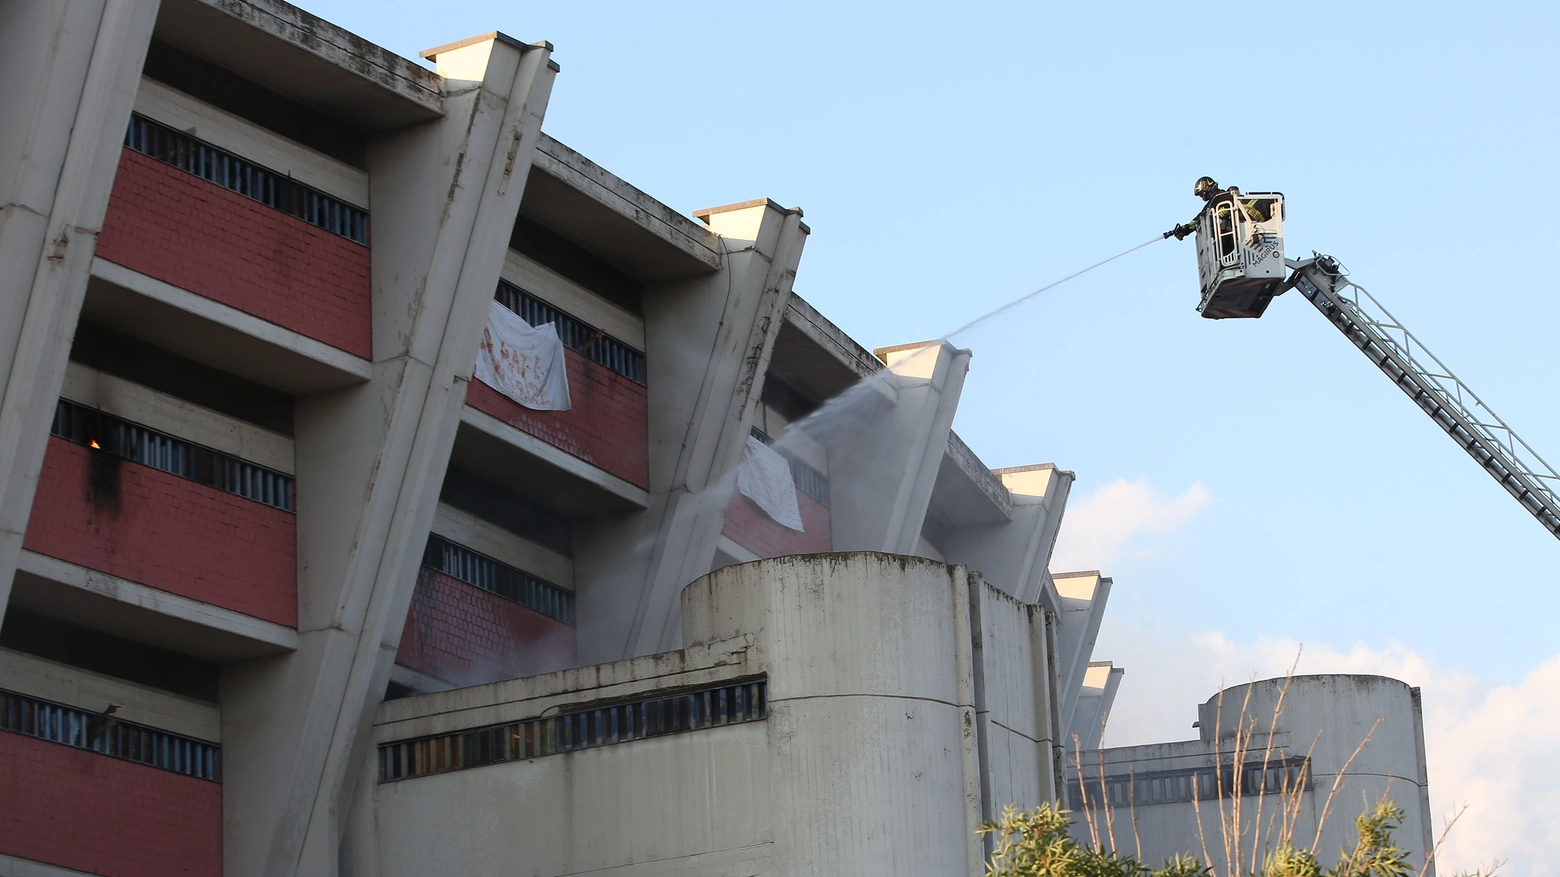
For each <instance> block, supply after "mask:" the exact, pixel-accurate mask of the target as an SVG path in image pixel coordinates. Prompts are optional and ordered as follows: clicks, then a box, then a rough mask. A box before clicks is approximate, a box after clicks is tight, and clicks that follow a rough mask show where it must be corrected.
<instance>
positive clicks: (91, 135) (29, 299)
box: [0, 0, 157, 620]
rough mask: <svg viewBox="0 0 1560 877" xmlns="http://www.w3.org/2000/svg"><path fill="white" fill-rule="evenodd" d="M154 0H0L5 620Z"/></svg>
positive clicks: (0, 576)
mask: <svg viewBox="0 0 1560 877" xmlns="http://www.w3.org/2000/svg"><path fill="white" fill-rule="evenodd" d="M156 18H157V0H60V2H54V3H6V4H4V5H3V6H0V82H4V83H5V88H4V89H0V119H3V120H4V123H3V124H0V186H3V187H4V189H3V190H0V620H3V619H4V615H5V606H6V603H7V602H9V600H10V596H11V581H12V579H13V578H14V577H15V574H16V562H17V557H18V556H19V554H20V552H21V548H22V534H23V532H25V530H26V529H27V517H28V515H29V514H30V513H31V511H32V500H33V491H34V490H35V489H36V488H37V486H38V472H39V469H40V468H41V467H42V465H43V453H44V449H45V448H46V447H47V446H48V437H49V424H50V422H51V421H52V420H53V417H54V404H55V400H56V399H58V398H59V394H60V387H61V385H62V384H63V383H64V380H65V363H66V361H67V359H68V357H69V354H70V344H71V339H72V338H73V337H74V336H75V332H76V318H77V317H78V316H79V315H80V313H81V302H82V299H83V298H84V297H85V296H86V291H87V278H88V274H89V272H90V270H91V265H92V253H93V251H94V250H95V249H96V247H97V235H98V232H99V231H100V230H101V229H102V227H103V214H104V213H105V212H106V211H107V210H108V195H109V191H110V190H111V189H112V188H113V184H114V173H115V171H116V170H117V169H118V167H119V150H120V146H121V144H122V143H123V142H124V139H125V128H126V126H127V125H128V124H129V122H130V108H131V106H132V105H133V104H134V102H135V88H136V83H138V82H139V81H140V74H141V65H142V63H143V62H144V61H145V59H146V48H147V45H148V44H149V43H150V42H151V36H152V25H153V24H154V23H155V21H156Z"/></svg>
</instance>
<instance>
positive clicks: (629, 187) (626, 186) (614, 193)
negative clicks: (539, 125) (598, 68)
mask: <svg viewBox="0 0 1560 877" xmlns="http://www.w3.org/2000/svg"><path fill="white" fill-rule="evenodd" d="M536 149H537V160H535V161H534V162H533V164H534V166H536V167H538V168H540V169H541V170H543V171H545V172H547V173H549V174H551V175H552V176H554V177H557V178H558V179H559V180H562V181H563V182H564V183H565V184H567V185H570V186H572V187H573V188H575V189H577V190H579V191H581V192H583V193H584V194H586V195H587V196H589V197H591V198H593V199H595V200H596V201H598V202H600V203H601V204H604V205H606V206H607V207H608V208H609V209H612V210H613V211H614V212H616V213H618V214H619V215H621V216H623V217H625V218H627V219H630V220H632V221H633V222H635V223H636V224H637V225H639V226H640V227H641V228H644V229H645V230H647V231H649V232H650V233H652V234H654V235H656V236H657V237H659V238H661V239H662V240H664V241H666V242H667V243H669V244H671V245H672V246H675V247H677V248H678V249H680V250H682V251H683V252H685V253H687V254H688V255H690V256H692V257H693V258H695V259H698V260H699V261H700V262H703V263H704V264H705V265H707V266H709V268H710V269H711V270H719V269H720V267H721V255H720V244H719V236H718V235H716V234H715V233H714V232H712V231H710V230H709V229H707V228H705V227H704V226H702V225H700V224H698V223H697V222H694V221H693V220H691V219H689V218H688V217H686V216H684V215H682V214H681V213H679V212H677V211H676V210H673V209H672V208H671V207H668V206H667V205H666V204H663V203H662V202H661V201H659V200H657V199H656V198H655V197H654V196H652V195H650V194H649V193H647V192H645V191H644V190H642V189H640V188H639V187H637V186H635V185H634V184H632V183H630V182H628V181H627V180H625V179H623V178H622V177H620V176H618V175H616V174H614V173H612V172H611V171H609V170H607V169H606V168H604V167H602V166H601V165H599V164H597V163H596V162H594V161H592V160H591V159H590V158H589V157H587V156H586V155H584V154H583V153H581V152H579V151H578V150H576V149H574V148H573V147H571V146H569V145H568V144H566V143H563V142H561V141H559V140H557V139H556V138H554V137H552V136H550V135H548V134H547V132H545V131H543V132H542V136H541V140H540V141H539V142H538V144H537V147H536Z"/></svg>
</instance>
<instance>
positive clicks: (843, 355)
mask: <svg viewBox="0 0 1560 877" xmlns="http://www.w3.org/2000/svg"><path fill="white" fill-rule="evenodd" d="M785 316H786V319H787V320H788V321H789V322H790V323H791V325H793V326H795V327H796V328H797V329H798V330H800V331H801V332H802V334H804V335H806V336H807V337H808V338H810V339H812V341H813V343H815V344H817V345H818V346H819V347H822V348H823V349H824V350H826V351H828V352H830V353H832V354H833V355H834V358H835V359H836V360H837V361H839V362H840V363H841V364H843V365H844V366H845V367H847V368H849V369H850V370H851V371H853V372H855V373H856V376H857V377H863V378H864V377H866V376H867V375H870V374H874V373H876V372H879V371H882V370H883V369H884V368H885V366H884V365H883V363H882V362H881V361H880V360H878V358H877V357H875V356H873V355H872V354H871V353H870V352H869V351H868V350H867V349H866V348H865V347H862V346H861V345H860V344H857V343H856V339H854V338H852V337H850V336H849V335H847V334H845V330H843V329H841V328H840V327H839V326H836V325H834V323H833V322H832V321H831V320H830V319H829V318H828V317H825V316H824V315H823V314H821V313H819V312H818V309H817V308H815V307H813V306H812V304H811V303H809V302H808V301H807V299H805V298H802V297H801V296H800V295H798V294H797V293H796V292H795V291H794V290H793V291H792V292H791V298H790V300H789V302H788V303H787V304H786V308H785Z"/></svg>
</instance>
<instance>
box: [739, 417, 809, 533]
mask: <svg viewBox="0 0 1560 877" xmlns="http://www.w3.org/2000/svg"><path fill="white" fill-rule="evenodd" d="M737 490H738V491H739V492H740V493H741V494H742V495H743V496H745V497H747V498H748V499H751V500H752V501H753V503H754V504H755V505H757V506H758V507H759V508H761V509H763V510H764V514H766V515H768V516H770V517H771V518H774V519H775V522H776V523H778V524H780V525H782V526H786V527H790V528H791V529H792V530H801V529H802V510H801V508H800V507H799V506H798V505H797V503H796V482H795V481H793V480H791V464H790V463H789V462H788V461H787V460H786V459H785V457H783V456H781V455H780V453H779V452H778V451H776V450H775V449H774V448H771V447H770V446H768V445H766V444H764V443H763V442H761V441H759V440H758V439H756V438H754V437H753V436H748V440H747V450H746V451H744V452H743V453H742V465H741V466H740V467H738V469H737Z"/></svg>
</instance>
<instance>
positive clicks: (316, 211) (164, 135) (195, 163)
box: [125, 114, 368, 246]
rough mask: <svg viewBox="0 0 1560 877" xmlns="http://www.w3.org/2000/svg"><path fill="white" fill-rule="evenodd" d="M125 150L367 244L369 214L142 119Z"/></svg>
mask: <svg viewBox="0 0 1560 877" xmlns="http://www.w3.org/2000/svg"><path fill="white" fill-rule="evenodd" d="M125 146H126V147H127V148H129V149H133V150H135V151H136V152H139V153H141V154H142V155H145V156H147V157H149V158H154V159H156V160H158V161H160V162H162V163H163V164H168V165H172V166H174V167H176V168H178V169H179V170H181V171H185V172H187V173H191V174H194V175H195V176H197V177H200V178H201V179H203V180H205V181H206V182H208V183H215V184H217V185H218V186H221V187H222V188H224V189H227V190H228V191H231V192H237V193H238V194H240V195H243V196H244V197H245V198H251V199H253V200H255V201H259V202H260V203H261V204H264V205H265V206H267V207H271V208H274V209H276V210H280V211H282V212H283V213H285V214H287V215H288V216H292V217H295V218H297V219H301V220H303V221H304V222H307V223H309V224H310V225H313V226H316V227H319V228H322V229H324V230H326V231H328V232H331V233H332V234H338V235H341V236H342V237H344V238H346V239H347V240H349V241H353V242H355V243H359V244H363V245H365V246H366V245H367V244H368V211H366V210H363V209H362V208H361V207H354V206H352V205H351V204H348V203H347V202H345V201H342V200H341V199H339V198H335V197H332V196H330V195H327V194H325V193H324V192H321V191H319V190H318V189H314V188H311V187H309V186H305V185H304V184H302V183H300V182H298V181H296V180H294V179H292V178H291V177H288V176H285V175H283V174H279V173H277V172H276V171H273V170H269V169H267V168H263V167H261V166H260V165H257V164H255V163H254V162H252V161H248V160H247V159H243V158H239V157H238V156H236V155H234V154H233V153H231V152H228V151H227V150H225V149H218V148H217V147H215V146H212V145H211V144H210V143H206V142H204V141H201V140H197V139H195V138H194V137H191V136H190V135H188V134H185V133H184V132H182V131H176V130H174V129H172V128H169V127H168V126H167V125H163V124H159V123H157V122H154V121H152V120H151V119H148V118H146V117H145V116H142V115H140V114H135V115H132V116H131V117H130V128H129V130H128V131H126V132H125Z"/></svg>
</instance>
